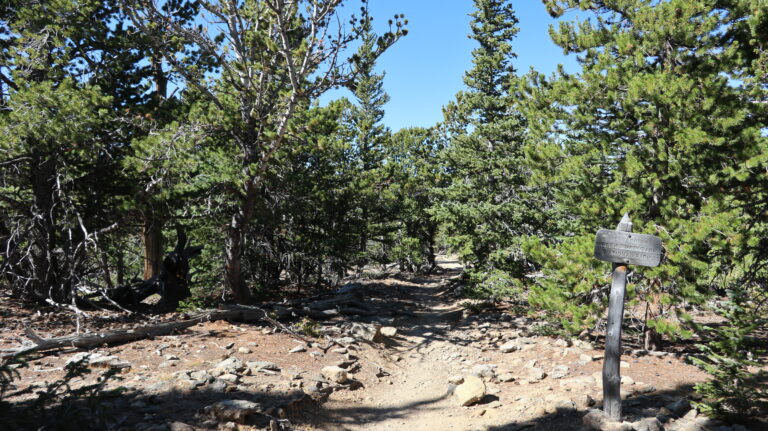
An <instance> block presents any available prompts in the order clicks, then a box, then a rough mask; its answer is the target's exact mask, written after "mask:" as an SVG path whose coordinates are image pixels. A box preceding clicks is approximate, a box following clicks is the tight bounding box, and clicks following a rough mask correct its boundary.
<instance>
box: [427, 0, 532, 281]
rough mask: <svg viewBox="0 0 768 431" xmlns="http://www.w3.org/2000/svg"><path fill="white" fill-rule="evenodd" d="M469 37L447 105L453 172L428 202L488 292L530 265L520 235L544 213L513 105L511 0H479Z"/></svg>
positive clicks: (447, 161)
mask: <svg viewBox="0 0 768 431" xmlns="http://www.w3.org/2000/svg"><path fill="white" fill-rule="evenodd" d="M472 18H473V19H472V21H471V29H472V34H471V35H470V37H471V38H472V39H474V40H475V41H476V42H477V43H478V45H479V46H478V47H477V48H475V50H474V51H472V57H473V59H472V62H473V64H474V67H473V68H472V69H471V70H469V71H468V72H467V73H466V74H465V76H464V83H465V84H466V86H467V90H466V91H462V92H460V93H459V94H457V95H456V101H455V102H452V103H450V104H449V105H448V106H447V107H446V108H445V110H444V115H445V122H444V130H445V131H446V133H447V138H448V139H449V141H450V144H449V147H448V149H447V151H446V152H445V153H444V164H445V169H446V170H447V172H448V174H449V175H450V183H449V184H448V185H447V187H445V188H443V189H440V190H438V193H439V195H440V198H441V202H440V203H439V204H438V205H437V206H436V207H435V208H434V209H433V215H434V217H435V218H436V220H438V221H440V222H441V223H442V225H443V226H444V229H445V233H446V236H445V238H446V241H447V242H448V244H449V245H450V246H451V247H452V248H453V249H454V250H455V251H457V252H458V253H459V255H460V256H461V258H462V259H463V260H464V261H465V262H466V263H467V264H468V265H469V268H470V269H471V270H470V271H471V274H472V275H473V276H474V278H475V281H476V282H478V283H481V285H482V286H484V288H483V289H484V290H485V293H486V294H487V293H498V292H499V291H502V290H507V288H509V287H511V286H512V284H514V283H515V282H514V279H515V278H517V277H520V276H521V275H522V274H524V273H525V272H526V270H527V268H526V265H525V258H524V256H523V255H522V253H521V249H520V241H521V238H523V237H524V236H525V235H529V234H532V233H535V232H537V231H538V229H539V227H540V225H541V218H540V217H541V212H540V208H539V205H538V204H537V199H536V198H535V197H534V196H532V195H531V193H529V190H528V189H527V188H526V179H527V177H528V172H527V166H526V162H525V154H524V152H523V148H524V144H525V139H526V135H525V128H526V121H525V119H524V118H523V116H522V115H521V114H520V112H519V110H518V108H517V100H516V96H515V94H516V89H517V87H518V84H519V82H518V79H519V78H518V77H517V76H516V74H515V68H514V67H513V65H512V61H513V60H514V58H515V53H514V52H513V51H512V40H513V39H514V37H515V35H516V34H517V32H518V27H517V23H518V20H517V17H516V16H515V12H514V10H513V9H512V4H511V2H510V1H506V0H476V1H475V11H474V12H473V13H472Z"/></svg>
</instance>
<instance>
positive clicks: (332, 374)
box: [321, 366, 349, 383]
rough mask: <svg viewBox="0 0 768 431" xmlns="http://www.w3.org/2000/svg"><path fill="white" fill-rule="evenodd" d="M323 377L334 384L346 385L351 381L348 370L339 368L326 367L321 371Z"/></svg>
mask: <svg viewBox="0 0 768 431" xmlns="http://www.w3.org/2000/svg"><path fill="white" fill-rule="evenodd" d="M321 373H322V375H323V377H324V378H325V379H327V380H330V381H332V382H334V383H346V382H348V381H349V374H347V370H345V369H343V368H339V367H334V366H330V367H324V368H323V369H322V371H321Z"/></svg>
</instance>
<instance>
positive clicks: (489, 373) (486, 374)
mask: <svg viewBox="0 0 768 431" xmlns="http://www.w3.org/2000/svg"><path fill="white" fill-rule="evenodd" d="M494 368H496V366H495V365H490V364H481V365H475V366H474V367H473V368H472V375H473V376H477V377H480V378H481V379H483V380H485V381H486V382H488V381H490V380H492V379H493V378H494V377H495V376H496V372H495V371H494Z"/></svg>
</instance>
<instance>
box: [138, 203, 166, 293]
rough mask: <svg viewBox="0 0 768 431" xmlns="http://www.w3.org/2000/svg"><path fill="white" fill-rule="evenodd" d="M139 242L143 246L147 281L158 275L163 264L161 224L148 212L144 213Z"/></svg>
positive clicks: (144, 277)
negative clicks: (140, 241)
mask: <svg viewBox="0 0 768 431" xmlns="http://www.w3.org/2000/svg"><path fill="white" fill-rule="evenodd" d="M141 240H142V244H143V246H144V276H143V277H142V278H143V279H145V280H148V279H150V278H152V277H154V276H156V275H158V274H160V267H161V264H162V262H163V223H162V222H161V221H160V220H159V218H158V217H156V216H155V214H153V213H152V212H151V210H148V211H146V212H145V213H144V222H143V225H142V227H141Z"/></svg>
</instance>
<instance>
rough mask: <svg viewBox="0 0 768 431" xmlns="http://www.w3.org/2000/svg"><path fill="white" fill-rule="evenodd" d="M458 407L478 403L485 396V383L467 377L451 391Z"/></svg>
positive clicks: (477, 378)
mask: <svg viewBox="0 0 768 431" xmlns="http://www.w3.org/2000/svg"><path fill="white" fill-rule="evenodd" d="M453 395H454V396H455V397H456V399H457V401H458V402H459V405H461V406H469V405H472V404H474V403H476V402H478V401H480V400H481V399H482V398H483V397H484V396H485V383H483V380H482V379H480V378H479V377H477V376H467V377H466V378H465V379H464V383H462V384H460V385H459V386H457V387H456V389H454V391H453Z"/></svg>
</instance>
